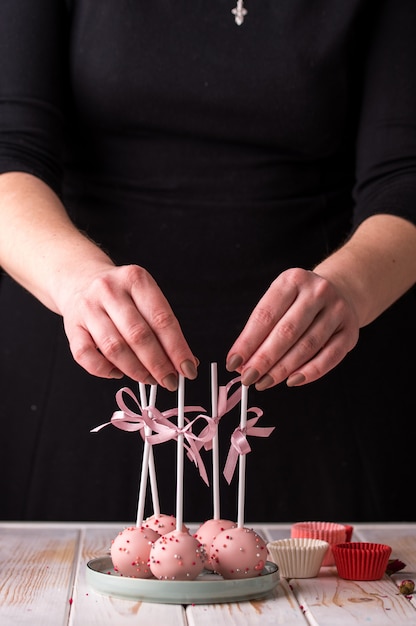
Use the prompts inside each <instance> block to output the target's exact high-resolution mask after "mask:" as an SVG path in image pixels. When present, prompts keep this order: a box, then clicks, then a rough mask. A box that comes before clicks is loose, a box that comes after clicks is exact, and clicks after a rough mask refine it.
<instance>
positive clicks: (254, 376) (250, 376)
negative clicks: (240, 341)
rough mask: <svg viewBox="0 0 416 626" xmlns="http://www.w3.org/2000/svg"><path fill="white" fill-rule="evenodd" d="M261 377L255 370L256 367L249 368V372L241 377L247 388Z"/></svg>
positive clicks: (246, 371) (245, 372)
mask: <svg viewBox="0 0 416 626" xmlns="http://www.w3.org/2000/svg"><path fill="white" fill-rule="evenodd" d="M259 376H260V374H259V373H258V371H257V370H255V369H254V367H249V368H248V369H247V370H245V371H244V372H243V375H242V377H241V382H242V383H243V385H245V386H246V387H249V385H252V384H253V383H255V382H256V380H258V378H259Z"/></svg>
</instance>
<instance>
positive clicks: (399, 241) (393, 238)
mask: <svg viewBox="0 0 416 626" xmlns="http://www.w3.org/2000/svg"><path fill="white" fill-rule="evenodd" d="M314 271H315V272H316V274H318V275H320V276H322V277H324V278H326V279H328V280H329V281H330V282H332V283H333V284H334V285H335V286H336V287H337V288H338V289H340V290H341V292H342V293H343V295H344V297H346V298H347V300H349V302H350V303H351V305H352V307H353V308H354V309H355V311H356V314H357V317H358V320H359V325H360V327H363V326H366V325H367V324H369V323H370V322H372V321H373V320H374V319H375V318H376V317H378V316H379V315H380V314H381V313H382V312H383V311H384V310H385V309H387V308H388V307H389V306H390V305H391V304H393V302H395V300H397V299H398V298H399V297H400V296H401V295H403V294H404V293H405V292H406V291H407V290H408V289H410V288H411V287H412V285H413V284H414V283H415V280H416V227H415V226H414V225H413V224H411V223H410V222H408V221H406V220H404V219H402V218H399V217H396V216H394V215H374V216H372V217H370V218H368V219H367V220H366V221H365V222H363V223H362V224H361V225H360V226H359V228H358V229H357V230H356V232H355V233H354V235H353V236H352V237H351V239H350V240H349V241H348V242H346V243H345V245H344V246H342V247H341V248H340V249H339V250H337V251H336V252H335V253H334V254H332V255H331V256H330V257H328V258H327V259H325V260H324V261H323V262H322V263H319V265H317V266H316V267H315V269H314Z"/></svg>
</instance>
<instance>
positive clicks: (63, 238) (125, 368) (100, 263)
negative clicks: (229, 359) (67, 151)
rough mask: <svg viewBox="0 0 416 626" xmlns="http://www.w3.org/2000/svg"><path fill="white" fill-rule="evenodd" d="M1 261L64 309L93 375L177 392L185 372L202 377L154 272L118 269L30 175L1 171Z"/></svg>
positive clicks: (76, 351)
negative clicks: (154, 277)
mask: <svg viewBox="0 0 416 626" xmlns="http://www.w3.org/2000/svg"><path fill="white" fill-rule="evenodd" d="M0 264H1V265H2V266H3V267H4V268H5V270H6V271H7V272H8V273H9V274H10V276H12V277H13V278H14V279H15V280H16V281H17V282H19V283H20V284H21V285H22V286H23V287H24V288H25V289H27V290H28V291H30V293H32V294H33V295H34V296H35V297H36V298H38V300H40V301H41V302H42V303H43V304H44V305H45V306H46V307H48V308H49V309H50V310H51V311H54V312H55V313H58V314H60V315H62V317H63V319H64V326H65V331H66V334H67V337H68V340H69V345H70V348H71V352H72V354H73V356H74V359H75V361H76V362H77V363H78V364H79V365H81V366H82V367H83V368H84V369H86V370H87V372H89V373H90V374H93V375H94V376H101V377H103V378H114V377H116V378H119V377H121V376H123V375H124V374H125V375H126V376H129V377H130V378H132V379H133V380H137V381H140V382H147V383H154V382H157V383H158V384H159V385H161V386H163V387H166V388H167V389H169V390H171V391H174V390H175V389H176V388H177V378H178V373H179V372H180V373H182V374H183V375H184V376H185V377H186V378H190V379H193V378H195V377H196V375H197V369H196V367H197V363H198V361H197V359H196V358H195V357H194V356H193V354H192V352H191V350H190V348H189V346H188V344H187V342H186V341H185V339H184V336H183V334H182V331H181V329H180V326H179V323H178V321H177V319H176V317H175V315H174V314H173V311H172V309H171V307H170V306H169V303H168V302H167V300H166V298H165V296H164V295H163V293H162V292H161V290H160V289H159V287H158V285H157V284H156V282H155V281H154V279H153V278H152V277H151V276H150V274H149V273H148V272H147V271H146V270H145V269H143V268H142V267H138V266H136V265H129V266H122V267H116V266H115V265H114V263H113V262H112V261H111V259H110V258H109V257H108V256H107V255H106V254H105V252H104V251H103V250H102V249H101V248H100V247H99V246H97V245H96V244H95V243H94V242H93V241H91V240H90V239H89V238H88V237H86V236H85V235H84V234H83V233H81V232H79V230H78V229H77V228H76V227H75V225H74V224H73V223H72V222H71V220H70V219H69V217H68V215H67V213H66V211H65V208H64V206H63V205H62V202H61V201H60V199H59V197H58V196H57V195H56V194H55V193H54V191H53V190H52V189H51V188H50V187H48V186H47V185H46V184H45V183H44V182H43V181H41V180H40V179H38V178H36V177H35V176H32V175H31V174H25V173H24V172H8V173H5V174H1V175H0Z"/></svg>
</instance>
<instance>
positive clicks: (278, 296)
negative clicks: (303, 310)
mask: <svg viewBox="0 0 416 626" xmlns="http://www.w3.org/2000/svg"><path fill="white" fill-rule="evenodd" d="M279 278H280V277H279ZM298 293H299V292H298V289H297V288H296V287H294V286H292V285H291V286H290V288H289V289H288V290H286V289H282V288H281V286H280V284H279V279H277V280H276V281H275V282H274V283H273V284H272V285H271V287H270V289H269V290H268V291H267V292H266V293H265V295H264V296H263V297H262V298H261V299H260V301H259V303H258V304H257V305H256V307H255V308H254V309H253V312H252V313H251V315H250V317H249V319H248V321H247V323H246V325H245V326H244V328H243V330H242V332H241V333H240V335H239V337H238V338H237V340H236V341H235V342H234V344H233V345H232V347H231V349H230V350H229V352H228V355H227V359H226V367H227V370H228V371H235V370H236V371H241V367H242V366H243V365H244V364H246V363H247V361H248V360H249V359H250V357H251V356H252V355H253V354H254V353H255V352H256V350H257V349H258V347H259V346H260V345H261V344H262V343H263V342H264V340H265V339H266V337H267V336H268V335H269V333H270V332H271V330H272V329H273V328H274V327H275V326H276V324H277V323H278V322H279V320H280V319H281V318H282V316H283V315H284V314H285V313H286V312H287V310H288V309H289V308H290V307H291V306H292V305H293V303H294V301H295V300H296V298H297V297H298Z"/></svg>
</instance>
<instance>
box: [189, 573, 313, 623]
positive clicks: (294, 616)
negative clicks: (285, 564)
mask: <svg viewBox="0 0 416 626" xmlns="http://www.w3.org/2000/svg"><path fill="white" fill-rule="evenodd" d="M186 616H187V619H188V624H189V626H212V625H213V624H215V626H238V625H241V626H280V625H283V624H284V625H285V626H305V624H306V622H305V619H304V616H303V612H302V610H301V609H300V608H299V606H298V604H297V602H296V599H295V597H294V595H293V593H292V591H291V589H290V588H289V586H288V584H287V582H286V581H285V580H284V579H283V580H282V581H281V582H280V583H279V585H278V586H277V587H276V589H275V591H274V592H273V593H271V594H270V595H269V596H268V597H267V598H264V599H262V600H251V601H249V602H238V603H232V604H205V605H201V604H200V605H195V606H188V607H187V608H186Z"/></svg>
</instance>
